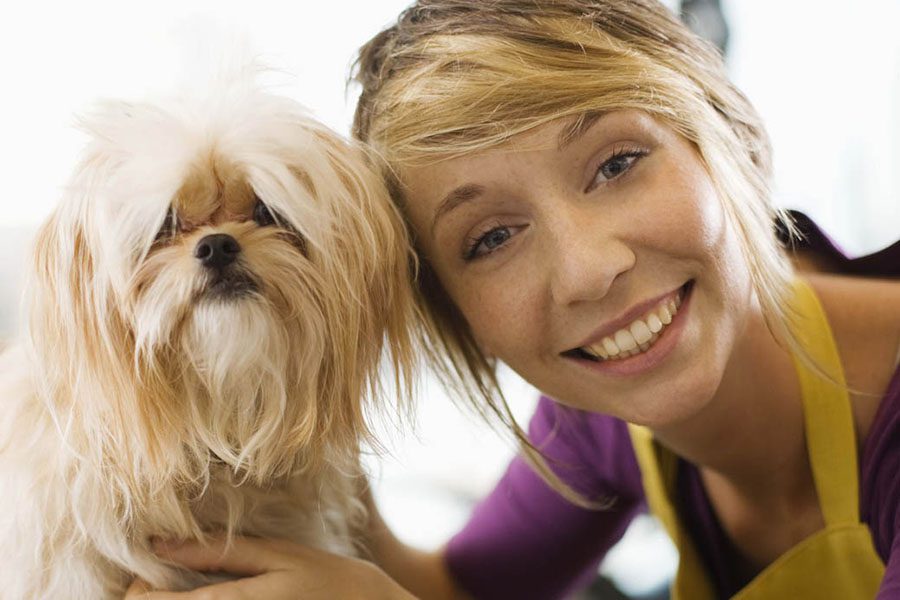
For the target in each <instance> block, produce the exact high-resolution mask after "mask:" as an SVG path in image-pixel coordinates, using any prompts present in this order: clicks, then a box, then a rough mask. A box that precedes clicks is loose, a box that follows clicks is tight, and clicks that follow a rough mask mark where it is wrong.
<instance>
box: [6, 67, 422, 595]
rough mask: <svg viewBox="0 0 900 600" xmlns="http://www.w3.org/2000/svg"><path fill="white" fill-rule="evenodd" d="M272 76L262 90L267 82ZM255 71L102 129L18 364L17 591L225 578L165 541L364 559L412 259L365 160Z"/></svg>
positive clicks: (71, 193) (114, 117)
mask: <svg viewBox="0 0 900 600" xmlns="http://www.w3.org/2000/svg"><path fill="white" fill-rule="evenodd" d="M254 77H255V76H254ZM254 77H250V76H247V75H234V76H231V77H225V78H221V80H220V81H219V83H218V84H217V85H215V86H214V87H212V88H208V89H205V90H203V93H202V94H198V93H193V92H192V93H187V94H185V95H182V96H180V97H173V98H171V99H169V100H168V101H164V102H139V103H108V104H106V105H104V106H102V107H101V108H100V109H99V110H98V111H96V113H95V114H93V115H91V116H89V117H87V118H85V120H84V124H85V129H86V130H87V131H88V133H89V134H91V137H92V141H91V142H90V144H89V146H88V148H87V151H86V156H85V157H84V158H83V160H82V162H81V163H80V165H79V167H78V168H77V169H76V172H75V174H74V176H73V178H72V181H71V182H70V184H69V186H68V187H67V191H66V195H65V198H64V199H63V201H62V202H61V203H60V205H59V206H58V208H57V209H56V210H55V212H54V213H53V214H52V215H51V217H50V218H49V220H48V221H47V223H46V224H45V225H44V226H43V228H42V229H41V231H40V233H39V235H38V238H37V241H36V245H35V251H34V258H33V262H32V264H31V265H30V273H29V281H28V284H27V292H26V310H27V319H26V322H25V323H24V327H23V329H24V330H25V333H24V336H23V340H22V341H21V343H19V344H16V345H13V346H12V347H10V348H9V349H8V350H7V351H6V352H5V353H4V354H3V355H2V357H0V489H2V492H0V597H2V599H3V600H13V599H16V600H18V599H20V598H40V599H42V600H44V599H51V600H54V599H66V600H79V599H85V600H87V599H89V600H97V599H103V598H119V597H121V596H122V595H123V593H124V590H125V589H126V587H127V586H128V584H129V582H130V581H131V579H132V578H133V577H134V575H135V574H136V575H138V576H140V577H142V578H143V579H145V580H147V581H148V582H150V583H151V584H153V585H154V586H159V587H164V588H166V589H189V588H192V587H196V586H197V585H199V584H201V583H202V582H204V581H206V579H205V577H204V576H203V575H200V574H197V573H191V572H187V571H185V570H182V569H178V568H176V567H174V566H171V565H167V564H165V563H164V562H162V561H160V560H159V559H158V558H157V557H156V556H155V555H154V554H153V553H152V552H151V550H150V544H149V539H150V538H151V537H161V538H169V539H201V540H202V539H203V538H204V534H207V533H209V532H225V533H227V534H228V535H232V534H238V533H241V534H251V535H259V536H265V537H278V538H286V539H291V540H295V541H301V542H303V543H306V544H310V545H314V546H317V547H320V548H324V549H328V550H331V551H335V552H341V553H353V552H354V526H355V524H357V523H359V521H360V519H362V518H363V517H364V509H363V507H362V504H361V503H360V502H359V501H358V499H357V494H356V491H357V490H356V486H357V484H358V483H359V479H360V478H359V476H360V474H361V468H360V464H359V451H360V445H361V443H362V442H363V441H365V440H367V438H368V436H370V431H369V429H368V428H367V427H366V420H365V418H364V417H365V414H366V412H367V410H368V409H369V408H371V407H372V406H375V407H377V406H379V404H378V403H379V402H381V401H382V400H380V399H382V398H383V395H384V394H383V393H382V390H381V388H380V385H379V378H378V365H379V361H380V358H381V356H382V353H383V351H384V350H385V349H386V350H387V352H385V354H386V355H387V356H388V357H389V358H390V362H391V365H392V366H393V368H394V369H395V372H397V373H400V374H401V377H403V376H404V375H403V374H409V373H411V371H410V366H411V365H412V363H413V360H412V355H413V351H412V344H411V338H412V335H411V333H410V329H409V323H410V322H411V317H412V311H413V308H412V306H413V304H412V298H411V291H410V267H411V264H412V263H411V259H410V257H411V254H410V252H409V248H408V243H407V240H406V235H405V232H404V229H403V225H402V222H401V219H400V217H399V215H398V213H397V212H396V210H395V208H394V207H393V205H392V204H391V202H390V199H389V197H388V194H387V191H386V190H385V188H384V187H383V184H382V183H381V179H380V178H379V177H378V176H377V174H376V172H375V171H374V170H373V169H372V168H371V167H370V166H368V164H369V163H368V162H367V160H366V156H365V155H364V153H363V152H362V151H361V150H360V149H358V148H356V147H353V146H352V145H351V144H350V143H348V142H346V141H344V140H343V139H341V138H340V137H338V136H337V135H335V134H334V133H332V132H331V131H329V130H328V129H327V128H325V127H324V126H323V125H321V124H319V123H316V122H315V121H313V120H312V119H310V118H309V117H308V116H306V114H305V113H304V111H303V110H302V109H301V108H300V107H299V106H298V105H296V104H295V103H294V102H292V101H290V100H288V99H285V98H280V97H276V96H273V95H270V94H268V93H266V92H264V91H262V90H261V89H260V88H259V87H258V86H257V85H255V84H254V82H253V81H252V79H254Z"/></svg>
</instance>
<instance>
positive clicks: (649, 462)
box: [629, 280, 884, 600]
mask: <svg viewBox="0 0 900 600" xmlns="http://www.w3.org/2000/svg"><path fill="white" fill-rule="evenodd" d="M795 302H796V304H795V308H796V309H797V313H796V314H798V315H800V317H799V318H798V321H800V322H798V323H797V329H798V331H796V333H797V334H798V338H799V340H800V341H801V342H802V343H803V346H804V347H805V348H806V349H807V351H808V352H810V354H811V355H812V356H813V358H814V359H815V360H816V361H817V364H818V365H820V366H821V367H823V368H824V370H825V371H826V372H827V373H829V374H830V376H831V377H832V378H833V379H834V380H835V381H836V382H837V383H839V384H840V386H836V385H834V384H833V383H831V382H829V381H827V380H825V379H823V378H822V377H820V376H818V375H816V374H815V373H814V372H813V371H811V370H810V369H809V368H808V367H807V366H806V365H805V364H803V363H802V362H801V361H799V360H798V359H797V358H796V357H794V367H795V368H796V370H797V374H798V375H799V377H800V384H801V389H802V394H803V409H804V420H805V424H806V444H807V450H808V452H809V458H810V463H811V465H812V473H813V479H814V480H815V485H816V493H817V495H818V498H819V504H820V506H821V508H822V514H823V516H824V519H825V527H824V528H823V529H822V530H820V531H818V532H817V533H815V534H813V535H811V536H810V537H808V538H806V539H805V540H803V541H802V542H800V543H799V544H797V545H796V546H794V547H793V548H791V549H790V550H788V551H787V552H785V553H784V554H783V555H781V556H780V557H779V558H778V559H776V560H775V562H773V563H772V564H770V565H769V566H768V567H766V568H765V569H764V570H763V571H762V572H761V573H759V574H758V575H757V576H756V577H755V578H754V579H753V580H752V581H750V583H748V584H747V585H746V586H745V587H744V588H743V589H742V590H741V591H740V592H738V593H737V594H736V595H735V596H733V597H734V598H739V599H740V600H756V599H760V598H766V599H779V600H780V599H790V600H807V599H809V600H813V599H815V600H827V599H830V598H834V599H836V600H837V599H840V600H856V599H870V598H874V597H875V595H876V594H877V592H878V586H879V583H880V582H881V578H882V577H883V576H884V564H883V563H882V561H881V559H880V558H879V556H878V554H877V553H876V552H875V547H874V545H873V544H872V536H871V534H870V532H869V529H868V527H867V526H865V525H863V524H862V523H860V522H859V497H858V490H859V484H858V481H857V478H858V474H857V462H856V436H855V433H854V429H853V414H852V412H851V409H850V398H849V396H848V394H847V391H846V386H845V384H844V373H843V369H842V367H841V363H840V359H839V358H838V353H837V348H836V347H835V344H834V339H833V338H832V334H831V328H830V327H829V326H828V321H827V320H826V318H825V313H824V311H823V310H822V307H821V305H820V304H819V301H818V299H817V298H816V295H815V293H814V292H813V291H812V289H811V288H810V287H809V285H808V284H806V283H804V282H802V281H799V280H798V281H797V283H796V285H795ZM629 430H630V432H631V440H632V443H633V445H634V449H635V453H636V454H637V459H638V464H639V465H640V468H641V477H642V480H643V484H644V491H645V493H646V495H647V500H648V502H649V505H650V510H651V511H652V512H653V514H654V515H656V516H657V517H658V518H659V520H660V521H662V523H663V525H664V526H665V528H666V530H667V531H668V532H669V535H670V536H671V538H672V540H673V542H674V543H675V546H676V547H677V548H678V551H679V557H680V558H679V564H678V572H677V573H676V575H675V581H674V582H673V584H672V591H671V597H672V600H707V599H713V598H715V593H714V587H713V585H712V583H711V580H710V578H709V575H708V573H707V572H706V570H705V568H704V566H703V564H702V562H701V559H700V555H699V554H698V553H697V551H696V549H695V548H694V546H693V541H692V540H691V539H690V537H689V534H688V532H687V530H686V529H685V528H684V526H683V524H682V523H681V522H680V521H679V519H678V515H677V514H676V512H675V508H674V503H673V501H672V499H673V497H674V492H675V477H676V473H677V467H678V457H677V456H675V455H674V454H672V453H671V452H669V451H667V450H666V449H665V448H663V447H662V446H661V445H659V444H656V443H654V440H653V434H652V433H651V432H650V431H649V430H648V429H646V428H644V427H640V426H636V425H629Z"/></svg>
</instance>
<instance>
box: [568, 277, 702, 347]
mask: <svg viewBox="0 0 900 600" xmlns="http://www.w3.org/2000/svg"><path fill="white" fill-rule="evenodd" d="M693 285H694V280H693V279H692V280H690V281H688V282H687V283H686V284H684V285H683V286H682V287H681V288H680V289H679V290H678V293H677V294H676V295H675V296H669V297H668V298H664V299H663V300H661V301H660V302H659V303H658V304H657V305H656V306H653V307H652V308H650V309H649V310H647V311H646V312H645V313H644V314H643V315H642V316H641V317H639V318H637V319H634V320H633V321H632V322H631V323H630V324H628V325H627V326H625V327H623V328H621V329H619V330H617V331H615V332H613V333H611V334H609V335H607V336H604V337H603V338H601V339H600V340H599V341H597V342H594V343H592V344H589V345H585V346H581V347H579V348H573V349H572V350H568V351H566V352H563V356H567V357H569V358H577V359H582V360H588V361H591V362H596V363H615V362H619V361H624V360H627V359H629V358H631V357H634V356H638V355H641V354H644V353H648V352H650V351H651V350H653V348H654V347H655V346H656V344H657V342H658V341H659V340H660V339H661V338H662V336H663V335H664V334H665V333H666V331H667V330H668V329H669V327H670V325H671V324H672V323H673V320H674V319H675V316H676V315H677V314H678V312H679V311H680V310H681V308H682V304H683V302H684V301H685V299H687V297H688V295H689V294H690V292H691V289H692V288H693Z"/></svg>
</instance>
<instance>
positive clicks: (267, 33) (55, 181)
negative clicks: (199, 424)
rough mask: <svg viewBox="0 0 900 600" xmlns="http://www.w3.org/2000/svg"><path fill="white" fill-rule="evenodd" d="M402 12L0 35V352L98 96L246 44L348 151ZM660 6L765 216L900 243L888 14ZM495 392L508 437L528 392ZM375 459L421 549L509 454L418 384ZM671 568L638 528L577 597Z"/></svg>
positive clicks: (60, 14)
mask: <svg viewBox="0 0 900 600" xmlns="http://www.w3.org/2000/svg"><path fill="white" fill-rule="evenodd" d="M407 4H408V2H407V0H344V1H342V2H308V1H303V0H295V1H294V2H290V3H287V2H280V1H275V0H256V1H255V2H253V3H252V8H250V3H246V2H239V1H236V0H203V1H201V0H196V1H194V0H158V1H156V2H153V3H150V2H141V3H137V2H122V1H112V0H103V1H101V0H81V1H79V2H77V3H70V2H41V1H34V2H28V3H25V2H19V3H13V4H10V5H7V6H5V7H4V11H3V12H4V14H3V20H2V21H0V65H2V73H3V77H4V85H3V89H4V90H5V91H4V92H3V93H2V94H0V169H2V176H3V181H5V184H4V185H5V186H6V187H5V188H4V189H5V190H6V192H5V193H4V194H3V199H2V200H0V203H2V204H0V206H2V211H0V340H7V339H8V338H10V337H12V336H14V335H15V332H16V330H17V328H18V327H17V321H18V318H17V311H18V296H19V292H20V282H21V274H22V265H23V262H24V260H25V253H26V248H27V245H28V242H29V240H30V237H31V235H32V234H33V232H34V230H35V228H36V227H37V225H38V224H39V223H40V222H41V220H42V219H44V218H45V217H46V216H47V214H48V213H49V212H50V210H51V208H52V207H53V205H54V203H55V202H56V200H57V198H58V197H59V195H60V193H59V191H60V189H61V187H62V186H63V184H64V183H65V181H66V179H67V177H68V174H69V172H70V170H71V169H72V167H73V166H74V164H75V161H76V158H77V156H78V153H79V150H80V148H81V146H82V144H83V143H84V138H83V137H82V135H81V134H80V133H78V132H77V131H75V130H74V129H73V127H72V124H73V122H74V119H73V115H74V114H76V113H78V112H79V111H81V110H83V109H85V108H86V107H88V106H89V104H90V103H91V102H92V101H94V100H96V99H98V98H104V97H124V98H135V97H140V96H142V95H144V94H146V93H147V92H149V91H155V90H159V89H164V88H165V85H166V84H167V83H168V81H169V78H170V75H171V73H173V72H175V71H176V70H177V65H178V60H179V54H178V44H177V43H175V42H173V39H179V36H180V37H182V38H183V36H184V32H185V31H190V30H192V28H194V27H197V26H198V25H199V26H200V27H207V26H209V24H214V25H215V26H216V27H224V28H227V29H234V30H237V31H239V32H243V33H244V34H246V36H247V37H248V38H249V40H250V41H251V43H252V46H253V47H254V48H255V49H256V50H257V51H258V54H259V55H260V56H261V57H262V58H263V60H264V61H265V62H267V63H268V64H270V65H272V66H274V67H277V68H279V69H283V70H284V71H285V72H286V73H291V74H293V76H285V77H282V78H280V79H279V82H278V90H279V91H280V92H281V93H283V94H285V95H289V96H292V97H294V98H296V99H298V100H300V101H301V102H303V103H304V104H306V105H307V106H308V107H309V108H310V109H311V111H312V112H313V113H314V114H315V115H316V116H317V117H318V118H319V119H321V120H322V121H324V122H325V123H327V124H328V125H330V126H331V127H332V128H334V129H336V130H337V131H339V132H341V133H343V134H348V133H349V126H350V122H351V118H352V112H353V106H354V103H355V93H356V92H355V90H354V89H353V88H350V90H349V92H347V93H345V80H346V77H347V73H348V70H349V65H350V63H351V61H352V59H353V56H354V52H355V50H356V48H357V47H358V46H359V45H361V44H362V43H363V42H364V41H366V40H367V39H368V38H369V37H371V36H372V35H374V34H375V33H377V32H378V31H379V30H380V29H381V28H382V27H383V26H384V25H386V24H388V23H389V22H390V21H391V20H392V19H393V18H394V17H395V16H396V15H397V13H398V12H399V11H400V10H402V9H403V8H404V7H405V6H406V5H407ZM666 4H667V5H668V6H669V7H670V8H671V9H672V10H674V11H676V12H677V13H679V14H681V15H682V17H683V18H684V19H685V21H686V22H687V23H688V24H689V25H690V26H691V27H692V28H694V29H695V30H696V31H698V32H699V33H701V34H702V35H705V36H707V37H708V38H709V39H711V40H713V41H714V42H716V43H717V44H719V45H720V47H722V48H723V50H724V52H725V53H726V58H727V63H728V66H729V70H730V72H731V74H732V78H733V79H734V80H735V81H736V82H737V84H738V85H739V86H740V87H741V88H742V89H743V90H744V92H745V93H746V94H747V95H748V96H749V97H750V99H751V101H753V102H754V104H755V105H756V107H757V108H758V109H759V111H760V113H761V114H762V115H763V118H764V120H765V121H766V123H767V125H768V128H769V131H770V134H771V136H772V141H773V145H774V148H775V165H776V179H775V189H776V198H777V201H778V203H779V204H781V205H783V206H786V207H789V208H797V209H800V210H803V211H805V212H807V213H808V214H809V215H811V216H812V217H813V218H814V219H815V220H817V221H818V223H819V224H820V225H822V226H823V227H824V228H825V230H826V231H828V232H829V233H830V234H831V236H832V237H833V238H834V239H835V240H836V241H837V242H838V243H839V244H840V245H841V246H843V248H844V249H845V250H846V251H847V252H848V253H850V254H853V255H858V254H865V253H868V252H872V251H874V250H876V249H879V248H881V247H883V246H886V245H888V244H889V243H891V242H893V241H895V240H896V239H897V238H898V237H900V38H898V36H896V35H894V34H895V31H894V29H895V27H896V24H897V23H900V3H898V2H896V1H895V0H854V1H853V2H849V1H846V0H843V1H839V0H792V1H791V2H784V1H780V0H722V1H721V2H719V1H717V0H684V2H679V1H678V0H670V1H668V2H666ZM501 380H502V382H503V385H504V388H505V390H506V393H507V397H508V398H509V399H510V400H511V402H512V403H513V408H514V410H515V412H516V414H517V415H518V416H519V418H520V420H521V421H522V422H523V423H524V422H527V419H528V416H529V414H530V411H531V410H532V408H533V406H534V404H535V402H536V400H537V393H536V391H535V390H533V389H531V388H530V387H529V386H528V385H527V384H525V383H524V382H522V381H521V380H520V379H518V378H517V377H516V376H515V375H514V374H512V373H510V372H508V371H504V372H502V373H501ZM385 432H386V437H388V438H389V439H388V440H387V442H388V443H387V446H388V454H387V455H385V456H380V457H372V458H371V460H370V469H371V472H372V474H373V475H372V477H373V480H374V482H375V486H376V495H377V498H378V501H379V504H380V506H381V508H382V510H383V512H384V515H385V518H386V520H387V521H388V523H389V524H390V525H391V526H392V527H393V528H394V529H395V530H396V532H397V533H398V534H399V535H400V537H401V538H403V539H405V540H406V541H408V542H410V543H413V544H417V545H419V546H422V547H426V548H434V547H437V546H439V545H440V544H442V543H443V542H444V541H446V540H447V538H448V537H449V536H450V535H452V534H453V533H454V532H455V531H457V530H458V529H459V528H460V527H461V526H462V524H463V523H464V522H465V519H466V517H467V515H468V513H469V511H470V510H471V508H472V506H473V504H474V503H475V502H476V501H477V499H478V498H480V497H481V496H483V495H484V494H486V493H487V492H488V490H490V488H491V486H492V484H493V482H494V481H495V480H496V478H497V477H498V476H499V475H500V474H501V473H502V471H503V468H504V467H505V465H506V463H507V461H508V460H509V458H510V456H511V454H512V449H511V448H509V447H507V446H506V445H505V444H504V443H503V442H502V441H501V440H500V438H499V436H497V435H496V434H495V433H493V432H492V431H490V430H489V429H487V428H486V427H485V426H484V425H482V424H480V423H479V422H478V421H477V420H476V419H475V418H473V417H468V416H466V415H465V414H463V413H461V412H460V411H459V410H457V408H455V407H454V406H453V405H451V403H450V402H449V401H448V399H447V397H446V396H445V395H444V394H443V392H442V391H441V390H440V389H439V387H438V386H437V385H435V384H433V383H432V382H430V381H426V383H425V384H424V385H423V387H422V389H421V391H420V394H419V413H418V424H417V427H416V429H415V431H408V430H406V431H398V430H392V429H391V428H390V427H387V426H386V427H385ZM676 561H677V557H676V554H675V552H674V550H673V549H672V547H671V545H670V544H669V543H668V542H667V540H666V539H665V536H664V534H662V533H661V531H660V529H659V527H658V526H657V525H656V523H655V522H654V521H652V520H651V519H649V518H643V519H639V520H638V521H636V522H635V524H634V525H633V526H632V528H631V529H630V530H629V532H628V534H627V535H626V537H625V539H624V540H623V542H622V543H620V544H619V545H618V546H617V547H616V548H615V549H614V550H613V551H612V552H611V553H610V554H609V556H608V557H607V559H606V561H605V562H604V564H603V566H602V567H601V573H602V575H603V576H602V577H601V578H599V579H598V581H597V584H596V585H595V586H594V587H593V588H592V590H589V591H586V592H585V594H584V596H583V597H584V598H621V597H634V598H637V597H643V598H650V597H654V598H662V597H665V595H666V594H665V589H666V583H667V581H668V580H669V578H670V577H671V575H672V572H673V570H674V568H675V564H676Z"/></svg>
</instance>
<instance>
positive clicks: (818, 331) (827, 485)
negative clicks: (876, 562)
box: [790, 279, 859, 526]
mask: <svg viewBox="0 0 900 600" xmlns="http://www.w3.org/2000/svg"><path fill="white" fill-rule="evenodd" d="M790 318H791V326H792V329H793V332H794V335H795V336H797V339H798V341H799V342H800V344H801V345H802V347H803V348H805V349H806V351H807V352H808V353H809V357H810V358H811V359H812V361H813V364H809V361H807V360H805V359H804V358H802V357H799V356H797V355H796V354H794V353H792V358H793V361H794V367H795V368H796V370H797V375H798V376H799V378H800V387H801V392H802V396H803V415H804V420H805V422H806V447H807V451H808V452H809V459H810V463H811V465H812V473H813V478H814V480H815V485H816V493H817V495H818V497H819V506H820V507H821V509H822V515H823V517H824V518H825V524H826V525H827V526H834V525H842V524H851V523H859V496H858V494H859V482H858V468H859V467H858V464H857V457H856V434H855V431H854V420H853V411H852V410H851V407H850V396H849V394H848V392H847V384H846V381H845V380H844V370H843V368H842V367H841V361H840V357H839V356H838V352H837V347H836V346H835V343H834V337H833V336H832V333H831V327H830V326H829V325H828V320H827V319H826V317H825V311H824V310H823V309H822V305H821V304H820V303H819V300H818V298H817V297H816V294H815V292H813V290H812V288H811V287H810V286H809V284H807V283H806V282H804V281H801V280H800V279H797V280H795V283H794V300H793V303H792V304H791V313H790Z"/></svg>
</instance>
